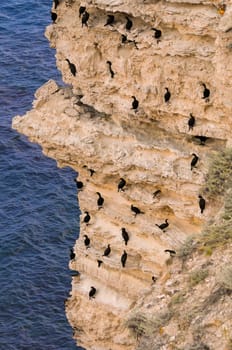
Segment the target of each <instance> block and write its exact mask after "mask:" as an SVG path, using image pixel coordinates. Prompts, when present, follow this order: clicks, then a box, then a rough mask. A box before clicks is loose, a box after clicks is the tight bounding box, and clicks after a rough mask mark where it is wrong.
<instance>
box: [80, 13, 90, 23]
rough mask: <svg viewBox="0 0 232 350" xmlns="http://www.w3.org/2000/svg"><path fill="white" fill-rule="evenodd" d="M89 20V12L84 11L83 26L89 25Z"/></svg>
mask: <svg viewBox="0 0 232 350" xmlns="http://www.w3.org/2000/svg"><path fill="white" fill-rule="evenodd" d="M88 20H89V13H88V12H87V11H84V13H83V15H82V17H81V26H82V27H83V25H85V26H86V27H88Z"/></svg>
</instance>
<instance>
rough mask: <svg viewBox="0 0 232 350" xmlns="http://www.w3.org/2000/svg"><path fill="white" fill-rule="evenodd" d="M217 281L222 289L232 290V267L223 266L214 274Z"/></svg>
mask: <svg viewBox="0 0 232 350" xmlns="http://www.w3.org/2000/svg"><path fill="white" fill-rule="evenodd" d="M216 279H217V283H218V284H219V285H220V286H221V287H222V288H224V289H226V290H228V291H232V267H231V266H224V267H223V268H222V269H221V271H220V272H219V273H218V274H217V276H216Z"/></svg>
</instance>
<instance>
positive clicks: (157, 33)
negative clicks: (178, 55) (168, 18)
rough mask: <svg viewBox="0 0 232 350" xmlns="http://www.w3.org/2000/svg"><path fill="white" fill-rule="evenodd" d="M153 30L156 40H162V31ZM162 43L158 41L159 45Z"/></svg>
mask: <svg viewBox="0 0 232 350" xmlns="http://www.w3.org/2000/svg"><path fill="white" fill-rule="evenodd" d="M151 29H152V30H154V32H155V33H154V38H155V39H159V38H161V35H162V32H161V30H160V29H157V28H151ZM159 42H160V40H157V44H158V43H159Z"/></svg>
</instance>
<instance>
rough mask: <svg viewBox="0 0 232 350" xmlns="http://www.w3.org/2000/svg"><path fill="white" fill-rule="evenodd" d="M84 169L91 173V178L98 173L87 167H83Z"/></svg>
mask: <svg viewBox="0 0 232 350" xmlns="http://www.w3.org/2000/svg"><path fill="white" fill-rule="evenodd" d="M83 168H86V169H87V170H88V171H89V172H90V176H93V174H95V173H96V171H95V170H93V169H90V168H88V167H87V165H83Z"/></svg>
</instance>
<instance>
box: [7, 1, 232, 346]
mask: <svg viewBox="0 0 232 350" xmlns="http://www.w3.org/2000/svg"><path fill="white" fill-rule="evenodd" d="M80 6H84V7H86V11H87V12H88V13H89V19H88V21H87V25H85V23H82V19H83V14H82V15H81V16H79V8H80ZM52 11H53V12H56V13H57V19H56V21H55V23H54V24H51V25H50V26H48V27H47V29H46V37H47V38H48V39H49V41H50V43H51V47H53V48H55V49H56V58H57V67H58V69H59V70H60V71H61V73H62V77H63V81H64V82H65V83H66V84H67V85H65V86H63V87H61V86H58V85H57V84H56V83H55V82H54V81H49V82H48V83H46V84H45V85H44V86H43V87H41V88H40V89H39V90H38V91H37V92H36V94H35V97H36V100H35V101H34V105H33V109H32V110H31V111H30V112H28V113H27V114H26V115H25V116H23V117H19V116H18V117H15V118H14V121H13V127H14V128H15V129H17V130H18V131H19V132H22V133H24V134H26V135H28V136H29V138H30V140H31V141H33V142H37V143H39V144H40V145H41V146H42V147H43V151H44V153H45V154H46V155H48V156H49V157H52V158H54V159H56V160H57V162H58V164H59V166H61V167H63V166H71V167H72V168H73V169H75V170H76V171H77V172H78V173H79V177H78V181H82V182H83V184H84V186H83V189H82V190H80V191H79V192H78V200H79V203H80V208H81V211H82V216H81V224H80V238H79V239H78V240H77V242H76V245H75V247H74V251H75V254H76V258H75V259H74V260H72V261H71V262H70V268H71V269H74V270H77V271H79V272H80V275H79V276H78V277H74V278H73V282H72V291H71V296H70V298H69V300H68V301H67V304H66V312H67V317H68V320H69V322H70V324H71V325H72V327H73V329H74V337H75V338H76V339H77V343H78V344H79V345H81V346H83V347H85V348H86V349H93V350H108V349H111V350H121V349H122V350H131V349H135V348H136V346H139V345H138V339H136V338H134V337H133V335H131V333H130V331H129V329H131V328H133V327H127V326H126V322H125V321H126V319H127V318H128V315H131V314H133V312H135V311H136V312H137V311H138V310H140V309H141V310H142V308H144V312H145V313H147V312H148V309H150V311H149V312H148V313H153V312H154V313H156V312H157V309H159V310H161V309H162V308H163V307H164V305H163V304H164V302H165V303H166V302H168V300H167V298H169V297H170V295H169V294H170V293H169V294H168V293H167V295H168V296H167V298H166V297H160V298H159V293H160V291H161V290H162V288H165V286H166V283H169V284H170V285H172V283H174V281H175V278H174V280H173V281H172V280H171V279H170V281H169V282H167V279H169V278H171V277H170V272H168V269H169V267H167V264H166V262H167V259H168V257H167V253H166V252H164V250H165V249H172V250H177V249H179V247H180V246H181V244H182V243H183V242H184V241H185V240H186V238H187V237H189V236H192V235H193V234H194V235H196V236H197V235H199V234H200V233H201V231H202V227H203V225H204V224H205V223H206V221H208V220H209V219H212V218H213V217H215V216H217V214H218V211H219V210H220V208H221V206H222V202H223V201H222V200H213V201H212V198H209V197H207V191H205V192H204V197H205V199H206V208H205V210H204V212H203V213H201V212H200V208H199V203H198V195H199V194H203V192H202V186H203V184H204V181H205V176H206V174H207V171H208V164H209V156H210V155H211V154H214V153H215V152H216V151H219V150H222V149H224V148H225V147H226V146H227V147H228V146H231V143H232V137H231V126H232V119H231V117H230V116H231V111H232V102H231V95H232V84H231V81H232V61H231V57H232V56H231V55H232V2H231V1H229V0H227V1H224V2H219V1H217V0H214V1H213V0H184V1H182V0H125V1H122V0H107V1H106V0H92V1H91V0H89V1H87V0H86V1H81V2H80V1H78V0H65V1H62V0H60V4H59V5H58V6H57V8H56V9H55V8H54V5H53V9H52ZM109 16H111V17H109ZM112 16H114V17H112ZM109 19H111V21H112V23H107V21H108V22H109ZM129 20H131V21H132V26H131V24H130V25H129V24H128V27H130V26H131V28H130V29H126V23H127V21H129ZM152 28H156V29H159V30H161V31H162V34H161V36H160V37H159V38H157V37H155V33H157V31H156V32H155V31H154V30H153V29H152ZM156 36H158V34H157V35H156ZM107 61H108V62H107ZM109 62H110V63H109ZM203 84H205V88H206V89H209V90H210V94H209V93H208V95H209V96H204V90H205V88H204V85H203ZM166 88H168V90H169V91H170V93H171V96H170V99H169V100H168V101H165V97H164V95H165V92H166V91H167V89H166ZM206 95H207V92H206ZM132 96H135V98H136V100H137V101H138V102H139V105H138V108H136V109H133V108H132V101H133V99H132ZM204 97H205V98H204ZM190 114H192V115H193V116H194V117H195V124H194V126H193V127H192V128H191V126H189V124H188V123H189V122H188V121H189V118H190ZM202 136H203V137H206V138H205V139H204V138H201V137H202ZM193 153H195V154H196V155H197V156H198V157H199V159H198V161H197V163H196V165H195V166H192V169H191V161H192V159H193V156H192V154H193ZM91 169H92V170H94V172H91ZM120 178H124V179H125V180H126V186H125V190H124V191H118V187H117V186H118V183H119V180H120ZM156 191H159V192H157V193H158V194H157V195H156ZM96 192H100V193H101V195H102V196H103V197H104V204H103V207H102V208H101V209H99V208H98V205H97V199H98V195H97V193H96ZM131 204H133V205H134V206H136V207H138V208H139V209H140V210H141V211H142V212H143V214H138V215H137V216H135V215H134V213H133V212H132V211H131ZM85 211H87V212H89V214H90V216H91V219H90V222H89V224H86V223H85V222H83V218H84V216H85V213H84V212H85ZM165 219H168V222H169V226H168V227H167V228H166V230H164V231H163V230H161V229H160V228H159V227H158V226H157V225H160V224H161V223H163V222H164V221H165ZM156 224H157V225H156ZM123 227H124V228H125V229H126V231H127V232H128V234H129V241H128V244H127V245H125V242H124V241H123V238H122V234H121V229H122V228H123ZM84 235H87V236H88V237H89V238H90V244H89V247H86V246H85V244H84ZM108 244H110V245H111V253H110V254H109V256H106V257H103V252H104V250H105V248H106V247H107V245H108ZM124 250H126V252H127V261H126V265H125V267H122V264H121V255H122V254H123V251H124ZM202 259H203V258H202ZM228 259H229V258H228ZM97 260H101V261H102V264H101V266H100V267H99V266H98V262H97ZM192 261H193V262H194V263H193V262H192V267H191V268H193V269H194V267H196V265H194V264H197V261H196V258H195V260H194V259H193V260H192ZM227 261H228V260H227ZM176 264H177V265H175V266H174V267H173V272H172V273H173V274H175V273H176V274H178V273H180V270H178V263H176ZM152 276H156V277H157V278H158V279H157V283H156V284H154V283H153V282H152ZM167 276H169V277H167ZM91 286H95V288H96V290H97V292H96V295H95V298H94V299H89V290H90V287H91ZM172 292H173V290H172ZM157 293H158V294H157ZM173 293H174V292H173ZM186 293H187V292H186ZM196 295H197V294H196ZM154 300H156V305H154V304H152V301H154ZM159 301H160V304H159ZM144 305H145V307H144ZM147 305H148V306H147ZM151 305H152V306H151ZM141 312H142V311H141ZM169 319H170V318H168V320H169ZM166 321H167V320H166ZM220 325H221V324H220ZM170 327H171V326H170ZM175 327H177V326H175ZM175 327H174V328H172V330H171V331H170V332H169V333H168V329H167V330H166V336H165V337H164V338H163V342H160V343H159V344H158V343H157V344H152V345H151V346H152V347H151V346H150V345H149V346H150V348H151V349H177V348H178V346H186V344H187V343H188V342H189V341H190V340H189V339H190V338H191V337H190V338H189V337H188V338H186V339H182V338H183V335H181V341H179V340H180V338H175V336H174V333H178V332H177V330H176V328H175ZM227 328H228V327H227ZM221 329H224V328H223V325H222V327H221ZM182 331H183V329H182ZM222 332H223V331H221V333H222ZM138 333H139V332H138ZM221 333H220V335H221ZM137 335H138V336H141V335H144V332H141V334H140V333H139V334H137ZM162 335H163V330H162V332H161V331H160V336H162ZM173 337H174V338H173ZM212 337H213V336H212ZM170 339H172V341H171V340H170ZM146 341H147V340H146ZM220 341H221V344H223V346H224V344H225V342H224V340H223V339H222V338H220ZM161 343H162V344H161ZM219 343H220V342H219ZM219 343H218V342H214V341H212V349H219V348H218V347H217V346H218V344H219ZM141 344H143V340H141ZM160 344H161V345H160ZM170 344H172V345H170ZM214 344H216V345H214ZM149 346H148V347H149ZM171 346H172V347H171ZM175 346H176V347H175ZM145 347H146V346H145ZM210 348H211V347H210ZM222 348H223V347H222ZM224 348H225V347H224ZM185 349H187V347H185ZM194 349H195V348H194ZM196 349H197V348H196ZM199 349H201V348H199ZM202 349H203V346H202ZM205 349H206V348H205Z"/></svg>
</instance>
